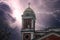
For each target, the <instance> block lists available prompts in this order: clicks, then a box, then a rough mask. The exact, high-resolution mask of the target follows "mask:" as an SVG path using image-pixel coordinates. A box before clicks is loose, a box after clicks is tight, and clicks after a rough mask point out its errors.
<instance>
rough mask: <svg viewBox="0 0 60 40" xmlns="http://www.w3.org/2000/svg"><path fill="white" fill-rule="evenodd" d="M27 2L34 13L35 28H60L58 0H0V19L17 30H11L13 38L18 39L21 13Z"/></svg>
mask: <svg viewBox="0 0 60 40" xmlns="http://www.w3.org/2000/svg"><path fill="white" fill-rule="evenodd" d="M29 2H30V3H31V4H30V7H31V8H32V9H33V11H34V12H35V15H36V23H35V29H36V30H37V29H38V30H44V29H46V28H60V0H0V16H1V19H2V20H4V22H7V23H8V24H9V25H10V27H11V28H13V29H15V30H17V31H14V32H13V36H12V37H13V40H20V38H19V37H20V36H19V35H21V34H20V30H21V28H22V14H23V12H24V11H25V9H26V8H28V3H29ZM1 13H2V14H1ZM17 34H18V35H17ZM14 35H15V36H14ZM17 36H18V37H17ZM15 38H16V39H15Z"/></svg>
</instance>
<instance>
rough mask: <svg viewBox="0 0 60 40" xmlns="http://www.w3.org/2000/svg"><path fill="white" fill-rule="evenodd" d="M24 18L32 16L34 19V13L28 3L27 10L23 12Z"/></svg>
mask: <svg viewBox="0 0 60 40" xmlns="http://www.w3.org/2000/svg"><path fill="white" fill-rule="evenodd" d="M23 15H24V16H33V17H35V14H34V11H33V10H32V9H31V8H30V3H29V4H28V8H26V9H25V11H24V14H23Z"/></svg>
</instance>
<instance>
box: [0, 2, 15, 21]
mask: <svg viewBox="0 0 60 40" xmlns="http://www.w3.org/2000/svg"><path fill="white" fill-rule="evenodd" d="M11 13H12V10H11V8H10V7H9V6H8V5H7V4H5V3H3V2H1V3H0V16H1V18H3V20H4V21H11V22H12V21H13V22H14V21H15V19H14V18H13V17H12V16H11V15H10V14H11ZM5 19H6V20H5Z"/></svg>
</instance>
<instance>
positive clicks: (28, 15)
mask: <svg viewBox="0 0 60 40" xmlns="http://www.w3.org/2000/svg"><path fill="white" fill-rule="evenodd" d="M35 20H36V17H35V14H34V11H33V10H32V9H31V8H30V3H29V7H28V8H27V9H26V10H25V11H24V13H23V15H22V26H23V27H22V30H21V33H22V40H32V39H33V36H34V31H35Z"/></svg>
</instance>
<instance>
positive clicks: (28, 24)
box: [23, 19, 32, 29]
mask: <svg viewBox="0 0 60 40" xmlns="http://www.w3.org/2000/svg"><path fill="white" fill-rule="evenodd" d="M31 21H32V20H31V19H24V23H23V27H24V28H28V29H30V28H31Z"/></svg>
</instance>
